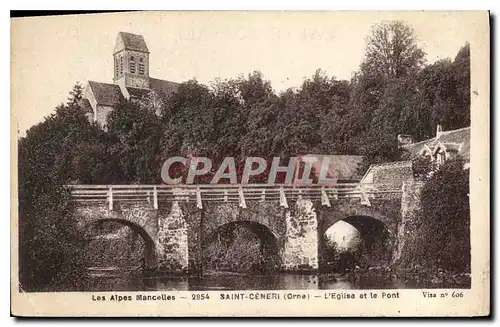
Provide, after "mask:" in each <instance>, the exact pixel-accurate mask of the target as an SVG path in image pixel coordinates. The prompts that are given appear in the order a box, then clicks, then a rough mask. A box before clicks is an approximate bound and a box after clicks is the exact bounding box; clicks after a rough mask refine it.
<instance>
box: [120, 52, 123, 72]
mask: <svg viewBox="0 0 500 327" xmlns="http://www.w3.org/2000/svg"><path fill="white" fill-rule="evenodd" d="M122 74H123V56H120V75H122Z"/></svg>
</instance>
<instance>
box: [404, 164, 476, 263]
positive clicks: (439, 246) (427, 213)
mask: <svg viewBox="0 0 500 327" xmlns="http://www.w3.org/2000/svg"><path fill="white" fill-rule="evenodd" d="M420 164H421V165H420V166H419V168H417V169H416V170H415V171H416V177H417V178H418V179H419V180H420V181H422V182H423V183H424V186H423V188H422V191H421V192H422V193H421V210H420V212H418V214H417V215H415V217H414V218H413V219H412V220H411V221H408V222H407V226H406V229H407V231H408V238H407V240H406V242H407V246H406V248H405V250H404V252H403V253H401V262H400V263H401V265H402V266H403V267H415V266H418V267H420V268H421V269H424V270H431V271H433V272H436V271H437V269H438V268H439V269H444V270H446V271H452V272H466V273H467V272H468V273H470V249H471V245H470V206H469V170H468V169H464V168H463V167H464V162H463V161H462V160H460V159H457V160H449V161H446V162H445V163H444V164H443V165H441V166H440V167H439V169H434V170H433V171H432V172H429V166H425V163H424V162H423V161H422V162H421V163H420ZM422 239H425V242H422ZM429 254H432V255H429Z"/></svg>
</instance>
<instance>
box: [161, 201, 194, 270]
mask: <svg viewBox="0 0 500 327" xmlns="http://www.w3.org/2000/svg"><path fill="white" fill-rule="evenodd" d="M159 213H160V214H159V217H158V234H157V237H156V240H155V244H156V255H157V263H158V264H157V265H158V269H159V270H162V271H175V272H187V271H188V267H189V250H188V224H187V222H186V220H185V218H184V213H183V211H182V209H181V206H180V205H179V203H178V202H174V203H173V204H172V206H171V208H170V210H169V211H168V212H165V211H163V210H162V211H160V212H159Z"/></svg>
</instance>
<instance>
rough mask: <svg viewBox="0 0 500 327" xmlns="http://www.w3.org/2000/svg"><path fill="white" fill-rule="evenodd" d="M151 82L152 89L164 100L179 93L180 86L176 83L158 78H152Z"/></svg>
mask: <svg viewBox="0 0 500 327" xmlns="http://www.w3.org/2000/svg"><path fill="white" fill-rule="evenodd" d="M149 81H150V86H151V89H152V90H154V91H155V92H156V93H158V94H159V95H161V96H163V97H164V98H168V97H169V96H170V95H171V94H172V93H175V92H177V90H178V89H179V84H178V83H175V82H170V81H166V80H163V79H157V78H150V79H149Z"/></svg>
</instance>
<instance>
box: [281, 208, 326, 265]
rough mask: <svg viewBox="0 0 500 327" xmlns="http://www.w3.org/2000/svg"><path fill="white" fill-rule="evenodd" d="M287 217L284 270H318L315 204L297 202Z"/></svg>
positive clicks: (283, 256)
mask: <svg viewBox="0 0 500 327" xmlns="http://www.w3.org/2000/svg"><path fill="white" fill-rule="evenodd" d="M285 217H286V238H285V244H284V249H283V255H282V265H283V266H282V268H283V269H284V270H292V271H300V270H316V269H318V221H317V218H316V212H315V209H314V205H313V203H312V202H311V201H309V200H297V202H296V203H295V204H293V205H292V206H291V209H290V210H287V212H286V214H285Z"/></svg>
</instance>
